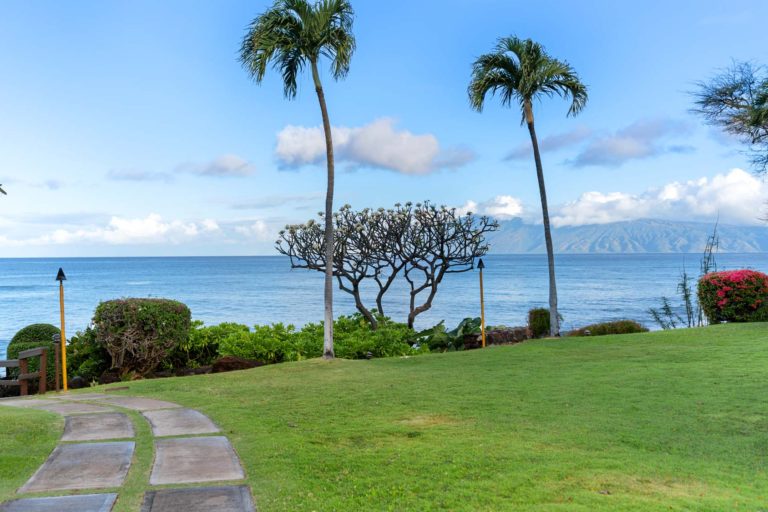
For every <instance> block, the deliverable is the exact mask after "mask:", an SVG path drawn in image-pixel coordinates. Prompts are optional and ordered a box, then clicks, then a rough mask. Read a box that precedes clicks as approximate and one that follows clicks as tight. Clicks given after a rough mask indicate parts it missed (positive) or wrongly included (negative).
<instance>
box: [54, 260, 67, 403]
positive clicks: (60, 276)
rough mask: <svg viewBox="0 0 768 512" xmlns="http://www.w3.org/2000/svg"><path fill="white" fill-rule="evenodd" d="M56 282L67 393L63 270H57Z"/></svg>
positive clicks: (62, 368)
mask: <svg viewBox="0 0 768 512" xmlns="http://www.w3.org/2000/svg"><path fill="white" fill-rule="evenodd" d="M56 280H57V281H58V282H59V311H60V313H61V372H62V373H61V375H62V377H63V379H62V380H63V382H62V384H63V389H64V391H67V335H66V333H65V331H64V281H66V280H67V276H66V275H64V270H63V269H61V268H59V273H58V274H56Z"/></svg>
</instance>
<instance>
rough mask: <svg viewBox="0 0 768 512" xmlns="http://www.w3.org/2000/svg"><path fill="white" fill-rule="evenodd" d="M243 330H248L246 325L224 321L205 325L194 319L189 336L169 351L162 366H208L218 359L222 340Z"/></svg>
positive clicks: (170, 367) (171, 367)
mask: <svg viewBox="0 0 768 512" xmlns="http://www.w3.org/2000/svg"><path fill="white" fill-rule="evenodd" d="M243 332H248V326H247V325H243V324H236V323H229V322H225V323H221V324H218V325H211V326H208V327H206V326H205V325H204V324H203V322H201V321H199V320H196V321H194V322H192V330H191V331H190V332H189V337H188V338H187V339H186V340H185V341H182V342H181V343H180V344H179V345H178V346H177V347H175V348H174V349H173V350H172V351H171V354H170V356H168V357H167V358H166V359H165V360H164V361H163V366H164V367H165V368H168V369H173V368H197V367H200V366H208V365H210V364H212V363H213V362H214V361H215V360H216V359H218V357H219V349H220V345H221V342H222V340H224V339H226V338H227V337H228V336H230V335H231V334H237V333H243Z"/></svg>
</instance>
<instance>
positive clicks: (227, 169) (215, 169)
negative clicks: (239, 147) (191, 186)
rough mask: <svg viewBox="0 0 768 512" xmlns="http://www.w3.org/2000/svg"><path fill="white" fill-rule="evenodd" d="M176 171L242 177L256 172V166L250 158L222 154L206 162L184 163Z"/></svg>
mask: <svg viewBox="0 0 768 512" xmlns="http://www.w3.org/2000/svg"><path fill="white" fill-rule="evenodd" d="M176 171H177V172H184V173H189V174H197V175H198V176H221V177H242V176H250V175H251V174H253V173H255V172H256V167H254V166H253V164H251V163H250V162H249V161H248V160H246V159H244V158H242V157H239V156H237V155H231V154H230V155H221V156H220V157H218V158H215V159H214V160H211V161H210V162H208V163H205V164H195V163H184V164H181V165H179V166H178V167H177V168H176Z"/></svg>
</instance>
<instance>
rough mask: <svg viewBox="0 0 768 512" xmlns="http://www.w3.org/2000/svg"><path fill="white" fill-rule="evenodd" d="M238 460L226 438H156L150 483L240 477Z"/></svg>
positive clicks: (181, 482)
mask: <svg viewBox="0 0 768 512" xmlns="http://www.w3.org/2000/svg"><path fill="white" fill-rule="evenodd" d="M243 478H245V474H244V473H243V468H242V466H240V460H239V459H238V458H237V454H235V450H234V449H233V448H232V445H231V444H229V441H228V440H227V438H226V437H223V436H213V437H186V438H181V439H157V440H156V441H155V463H154V465H153V466H152V475H151V476H150V477H149V483H150V484H151V485H164V484H183V483H193V482H215V481H224V480H242V479H243Z"/></svg>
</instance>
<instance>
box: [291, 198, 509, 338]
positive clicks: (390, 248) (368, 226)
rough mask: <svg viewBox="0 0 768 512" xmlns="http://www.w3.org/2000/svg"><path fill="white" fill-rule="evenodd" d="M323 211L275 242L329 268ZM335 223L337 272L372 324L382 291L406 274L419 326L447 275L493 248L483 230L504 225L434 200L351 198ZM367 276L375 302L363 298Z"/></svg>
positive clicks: (299, 259)
mask: <svg viewBox="0 0 768 512" xmlns="http://www.w3.org/2000/svg"><path fill="white" fill-rule="evenodd" d="M319 217H320V221H319V222H316V221H314V220H310V221H308V222H306V223H305V224H295V225H289V226H286V228H285V229H284V230H283V231H281V232H280V238H279V239H278V240H277V243H276V246H277V250H278V251H279V252H280V253H281V254H284V255H286V256H288V257H289V258H290V260H291V266H292V267H293V268H306V269H311V270H317V271H321V272H324V271H325V268H326V258H325V239H324V237H323V232H324V229H325V226H324V224H325V222H324V215H323V214H322V213H321V214H319ZM333 224H334V227H335V233H336V238H335V243H334V258H333V275H334V276H335V277H336V279H337V281H338V284H339V288H340V289H341V290H343V291H344V292H346V293H349V294H350V295H352V296H353V297H354V299H355V306H356V307H357V309H358V311H359V312H360V313H361V314H362V315H363V316H364V317H365V318H366V319H367V320H368V322H369V323H370V324H371V326H372V327H373V328H374V329H375V328H376V326H377V319H376V315H375V314H374V309H375V310H376V311H378V313H379V314H381V315H383V314H385V311H384V302H383V299H384V296H385V294H386V293H387V292H388V291H389V290H390V289H391V286H392V284H393V283H394V282H395V280H396V279H397V278H398V277H400V278H403V279H404V280H405V281H406V282H407V286H408V301H409V309H408V311H409V313H408V325H409V327H413V324H414V321H415V318H416V316H418V315H419V314H421V313H423V312H424V311H427V310H429V309H430V308H431V307H432V301H433V300H434V298H435V295H436V294H437V289H438V286H439V285H440V283H441V282H442V280H443V279H444V278H445V276H446V275H447V274H451V273H457V272H466V271H468V270H472V269H473V268H474V265H475V260H476V259H477V258H479V257H481V256H483V255H485V254H486V253H487V252H488V244H486V243H485V236H484V235H485V234H486V233H489V232H491V231H495V230H496V229H498V224H497V223H496V222H495V221H494V220H492V219H490V218H488V217H477V216H475V215H473V214H471V213H468V214H466V215H461V214H459V213H457V212H456V209H455V208H448V207H446V206H436V205H434V204H431V203H429V202H425V203H416V204H412V203H405V204H396V205H395V206H394V208H389V209H384V208H379V209H376V210H374V209H370V208H365V209H362V210H353V209H352V208H351V207H350V206H349V205H345V206H343V207H342V208H341V209H340V210H339V211H337V212H335V213H334V214H333ZM364 283H365V284H366V286H367V287H370V288H369V289H373V290H374V292H375V308H374V307H373V306H369V305H366V304H365V302H364V299H363V294H362V291H363V284H364Z"/></svg>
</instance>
